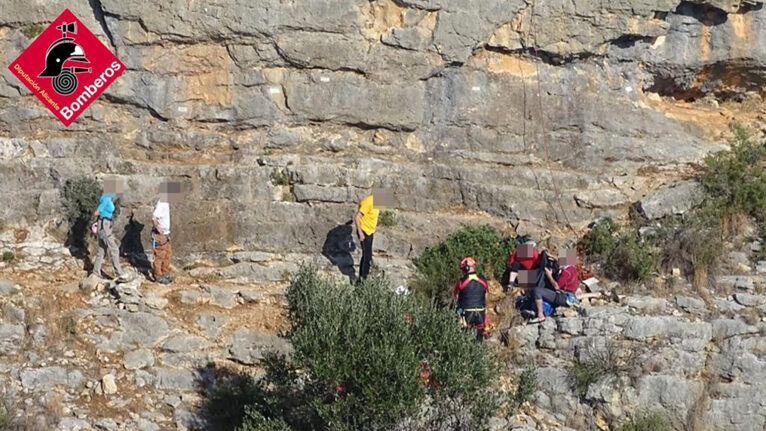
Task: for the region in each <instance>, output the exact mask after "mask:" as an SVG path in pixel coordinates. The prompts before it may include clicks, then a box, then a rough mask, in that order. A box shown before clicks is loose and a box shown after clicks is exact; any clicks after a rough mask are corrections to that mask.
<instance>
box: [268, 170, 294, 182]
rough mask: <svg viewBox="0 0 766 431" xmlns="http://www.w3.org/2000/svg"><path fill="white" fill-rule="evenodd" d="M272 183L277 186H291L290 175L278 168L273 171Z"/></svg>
mask: <svg viewBox="0 0 766 431" xmlns="http://www.w3.org/2000/svg"><path fill="white" fill-rule="evenodd" d="M271 184H274V185H275V186H289V185H290V177H289V176H287V174H286V173H284V172H283V171H280V170H278V169H274V170H273V171H271Z"/></svg>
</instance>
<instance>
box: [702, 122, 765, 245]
mask: <svg viewBox="0 0 766 431" xmlns="http://www.w3.org/2000/svg"><path fill="white" fill-rule="evenodd" d="M732 133H733V135H734V136H733V138H732V139H731V151H728V152H718V153H715V154H713V155H710V156H708V157H707V158H706V159H705V172H704V173H703V174H702V176H701V178H700V181H701V183H702V185H703V186H704V187H705V190H706V191H707V194H708V200H710V201H712V204H711V206H713V207H715V208H717V209H718V212H719V214H718V218H719V219H721V218H724V217H731V216H736V215H739V214H743V215H747V216H750V217H753V218H755V220H756V222H757V223H758V225H759V228H760V230H761V234H762V235H763V234H764V233H766V143H764V142H761V143H756V142H753V140H752V138H751V136H750V133H749V132H748V130H747V129H745V128H744V127H742V126H733V127H732Z"/></svg>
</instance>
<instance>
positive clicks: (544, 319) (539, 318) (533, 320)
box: [527, 317, 548, 324]
mask: <svg viewBox="0 0 766 431" xmlns="http://www.w3.org/2000/svg"><path fill="white" fill-rule="evenodd" d="M546 320H548V319H546V318H545V317H542V318H541V317H535V318H534V319H529V321H527V323H529V324H535V323H543V322H545V321H546Z"/></svg>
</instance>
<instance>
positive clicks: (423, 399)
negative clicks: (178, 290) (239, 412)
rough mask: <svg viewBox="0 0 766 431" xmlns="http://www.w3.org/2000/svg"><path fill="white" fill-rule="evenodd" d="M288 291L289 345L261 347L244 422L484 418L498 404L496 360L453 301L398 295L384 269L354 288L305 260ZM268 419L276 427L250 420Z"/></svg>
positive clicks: (321, 424)
mask: <svg viewBox="0 0 766 431" xmlns="http://www.w3.org/2000/svg"><path fill="white" fill-rule="evenodd" d="M286 299H287V303H288V307H287V308H288V316H289V318H290V320H291V322H292V328H291V330H290V331H289V333H288V334H287V337H288V338H289V340H290V341H291V342H292V345H293V347H294V348H295V353H294V355H293V357H292V359H287V358H285V357H282V356H276V355H267V357H266V358H265V360H264V363H263V366H264V368H265V370H266V373H265V376H264V377H263V379H262V380H261V381H260V382H259V387H260V389H261V392H260V394H257V395H256V396H254V397H253V404H252V409H253V410H252V413H251V414H248V416H247V417H246V419H245V423H244V425H243V426H245V427H251V428H243V429H280V428H279V427H282V428H284V426H283V425H284V424H287V425H289V427H290V429H295V430H303V429H337V430H367V429H389V428H391V427H393V426H395V425H396V424H401V423H409V424H410V425H412V426H410V428H413V429H417V428H418V427H421V428H422V429H433V428H434V427H438V426H440V425H444V426H447V427H449V428H465V427H469V426H470V427H473V426H476V427H481V426H483V425H485V424H486V421H487V420H488V419H489V417H490V415H491V414H492V413H493V412H494V411H495V410H496V409H497V407H498V405H499V397H498V396H497V395H496V393H495V391H494V390H493V389H492V388H491V384H492V383H493V382H494V381H495V380H496V378H497V376H498V373H499V364H498V361H497V360H496V358H495V356H494V355H492V354H491V352H490V351H489V350H488V348H487V347H485V346H484V345H482V344H479V343H476V342H475V341H474V337H473V336H472V334H470V333H469V332H466V331H464V330H463V329H462V328H461V327H460V326H459V325H458V324H457V322H456V319H455V315H454V313H453V312H452V311H451V310H448V309H442V308H437V307H435V306H433V305H430V304H424V303H422V302H419V301H417V300H415V298H412V297H410V296H408V295H396V294H394V293H392V292H391V289H390V286H389V285H388V282H387V281H386V280H385V279H383V278H381V277H371V278H368V279H367V280H366V281H365V282H363V283H362V285H360V286H359V287H357V288H353V287H351V286H348V285H338V284H335V283H333V282H330V281H329V280H327V279H324V278H321V277H319V276H317V274H316V271H315V270H314V269H312V268H308V267H303V268H301V269H300V271H299V272H298V274H297V275H296V276H295V277H294V279H293V280H292V282H291V285H290V287H289V289H288V291H287V293H286ZM424 405H428V406H429V408H428V409H423V408H422V407H423V406H424ZM424 412H427V413H428V414H427V415H426V416H422V414H423V413H424ZM267 420H270V421H271V422H269V423H268V424H269V426H273V427H276V428H257V427H258V426H262V425H263V424H265V423H266V422H264V421H267ZM407 421H412V422H407ZM263 426H266V425H263Z"/></svg>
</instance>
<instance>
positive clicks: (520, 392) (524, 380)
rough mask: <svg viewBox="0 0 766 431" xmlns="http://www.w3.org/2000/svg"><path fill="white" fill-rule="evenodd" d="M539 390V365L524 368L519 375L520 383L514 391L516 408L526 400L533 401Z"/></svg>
mask: <svg viewBox="0 0 766 431" xmlns="http://www.w3.org/2000/svg"><path fill="white" fill-rule="evenodd" d="M536 390H537V367H536V366H534V365H532V366H529V367H527V368H525V369H524V371H522V373H521V375H520V376H519V384H518V385H517V386H516V391H514V393H513V403H514V405H515V406H516V408H519V407H521V405H522V404H524V402H526V401H531V400H532V397H533V396H534V395H535V391H536Z"/></svg>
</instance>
